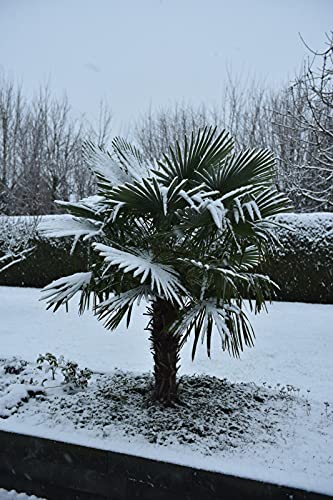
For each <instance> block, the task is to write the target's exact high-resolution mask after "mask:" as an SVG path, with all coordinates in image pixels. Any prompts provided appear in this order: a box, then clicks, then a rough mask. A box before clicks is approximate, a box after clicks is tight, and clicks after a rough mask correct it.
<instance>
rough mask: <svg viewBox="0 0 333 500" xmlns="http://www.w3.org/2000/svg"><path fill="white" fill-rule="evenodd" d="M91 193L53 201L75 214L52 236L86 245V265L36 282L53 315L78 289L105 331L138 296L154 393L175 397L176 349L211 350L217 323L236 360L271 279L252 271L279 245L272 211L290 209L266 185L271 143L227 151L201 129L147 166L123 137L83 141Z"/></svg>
mask: <svg viewBox="0 0 333 500" xmlns="http://www.w3.org/2000/svg"><path fill="white" fill-rule="evenodd" d="M85 157H86V159H87V163H88V165H89V167H90V168H91V170H92V171H93V172H94V174H95V176H96V181H97V187H98V193H97V195H96V196H94V197H90V198H87V199H84V200H81V201H80V202H78V203H68V202H59V203H61V204H62V205H63V206H64V207H65V208H66V209H67V211H68V213H69V214H70V215H71V217H69V218H66V219H65V218H61V219H60V223H58V224H57V225H58V226H59V227H56V225H54V224H51V223H50V222H48V221H46V222H44V223H43V227H42V231H43V232H44V234H46V235H48V236H49V237H65V236H69V235H73V236H74V237H76V238H78V237H80V236H82V237H83V239H84V240H85V241H87V244H89V245H90V247H91V251H90V261H89V268H88V270H87V272H82V273H77V274H74V275H71V276H67V277H64V278H61V279H59V280H57V281H54V282H53V283H51V284H50V285H48V286H47V287H46V288H45V289H44V291H43V292H44V297H45V299H46V300H47V303H48V307H54V310H57V309H58V308H59V307H60V306H61V305H64V304H65V305H66V306H67V304H68V302H69V300H70V299H71V298H72V297H73V296H74V295H75V294H77V293H79V294H80V302H79V310H80V313H82V312H83V311H84V310H85V309H86V308H88V307H89V306H91V308H92V310H93V312H94V313H95V315H96V316H97V318H98V319H99V320H101V321H103V322H104V326H105V327H106V328H108V329H115V328H117V326H118V325H119V323H120V321H121V320H122V319H123V318H125V319H126V322H127V326H128V325H129V323H130V319H131V314H132V310H133V307H134V306H135V305H137V304H138V303H139V301H140V300H141V299H144V300H145V301H146V303H147V312H148V315H149V316H150V321H149V323H148V330H149V331H150V340H151V349H152V353H153V358H154V376H155V390H154V392H155V397H156V399H157V400H159V401H161V402H163V403H164V404H172V403H173V402H174V401H176V400H177V382H176V374H177V370H178V367H179V357H180V350H181V348H182V346H183V345H184V343H185V342H186V341H187V339H188V337H189V335H190V334H192V335H193V350H192V355H193V357H194V355H195V352H196V347H197V344H198V341H199V339H202V340H205V343H206V348H207V353H208V356H209V355H210V350H211V338H212V333H213V330H214V331H216V333H217V334H218V335H219V336H220V338H221V345H222V349H223V350H227V351H228V352H229V353H230V354H231V355H233V356H239V354H240V352H241V351H242V350H243V348H244V346H252V345H253V339H254V332H253V329H252V326H251V324H250V322H249V319H248V317H247V314H246V310H245V307H244V306H245V303H246V301H247V300H248V299H253V300H252V302H250V301H249V305H250V308H254V310H255V312H260V311H261V310H262V309H263V308H264V307H265V301H266V300H271V298H272V296H273V292H274V287H275V286H276V285H275V284H274V283H273V282H272V281H271V280H270V279H269V277H268V276H264V275H262V274H259V273H258V272H256V269H257V268H258V265H259V263H260V262H261V261H262V260H263V259H265V257H266V256H267V255H268V253H269V251H270V249H271V246H272V245H273V244H274V243H275V237H274V232H273V231H272V229H273V227H274V224H275V223H274V218H272V216H274V215H277V214H280V213H283V212H285V211H287V210H288V209H289V201H288V199H287V198H286V197H285V196H284V195H283V194H281V193H278V192H277V191H276V190H275V188H274V187H273V176H274V163H275V160H274V158H273V156H272V154H271V153H270V152H269V151H267V150H249V149H248V150H245V151H243V152H240V153H238V154H236V153H234V152H233V140H232V138H231V137H230V136H229V134H228V133H226V132H225V131H222V133H220V134H218V133H217V132H216V129H211V128H205V129H203V130H200V131H199V132H198V133H195V134H194V133H193V134H192V136H191V137H190V138H185V139H184V141H182V146H181V145H180V144H179V143H178V142H176V143H175V144H174V145H173V146H171V147H170V150H169V153H168V154H165V155H164V156H163V158H162V159H161V160H160V161H158V162H157V163H156V164H155V165H153V166H151V167H149V166H147V165H146V161H145V159H144V157H143V155H142V154H141V153H140V151H139V150H138V149H137V148H135V147H134V146H132V145H130V144H128V143H127V142H125V141H124V140H122V139H119V138H116V139H114V140H113V142H112V150H111V152H106V151H104V150H103V149H101V148H97V147H95V146H94V145H92V144H90V143H89V144H86V145H85Z"/></svg>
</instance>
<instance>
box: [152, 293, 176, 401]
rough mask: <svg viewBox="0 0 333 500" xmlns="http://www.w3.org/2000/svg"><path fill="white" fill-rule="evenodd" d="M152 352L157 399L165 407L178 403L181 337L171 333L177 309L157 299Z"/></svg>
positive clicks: (154, 303)
mask: <svg viewBox="0 0 333 500" xmlns="http://www.w3.org/2000/svg"><path fill="white" fill-rule="evenodd" d="M151 316H152V318H151V321H150V325H149V329H150V332H151V336H150V340H151V350H152V353H153V358H154V376H155V389H154V392H155V398H156V399H157V400H158V401H160V402H161V403H163V404H165V405H172V404H173V403H175V402H176V401H177V371H178V363H179V359H180V355H179V352H180V337H179V335H175V334H173V333H171V332H170V326H171V325H172V324H173V323H174V321H175V320H176V319H177V309H176V308H175V307H174V305H173V304H171V303H170V302H168V301H166V300H163V299H156V300H155V301H154V302H153V305H152V309H151Z"/></svg>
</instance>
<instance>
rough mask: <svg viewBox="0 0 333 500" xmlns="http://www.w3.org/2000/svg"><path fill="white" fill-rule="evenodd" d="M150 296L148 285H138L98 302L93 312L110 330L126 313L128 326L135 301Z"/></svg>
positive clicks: (117, 324)
mask: <svg viewBox="0 0 333 500" xmlns="http://www.w3.org/2000/svg"><path fill="white" fill-rule="evenodd" d="M152 296H153V294H152V292H151V289H150V287H149V286H147V285H142V286H138V287H136V288H132V289H131V290H127V291H126V292H122V293H120V294H118V295H115V296H114V297H111V298H110V299H108V300H105V301H103V302H100V303H99V304H98V305H97V306H96V308H95V314H96V316H97V317H98V319H99V320H100V321H104V326H105V327H106V328H108V329H110V330H114V329H115V328H117V327H118V326H119V324H120V322H121V320H122V319H123V318H124V317H125V315H127V318H126V325H127V328H128V326H129V324H130V321H131V315H132V309H133V306H134V305H135V303H137V305H140V301H141V300H142V298H144V299H145V300H146V301H148V300H149V299H151V297H152Z"/></svg>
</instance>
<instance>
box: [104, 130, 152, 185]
mask: <svg viewBox="0 0 333 500" xmlns="http://www.w3.org/2000/svg"><path fill="white" fill-rule="evenodd" d="M112 148H113V151H114V153H115V155H116V156H117V158H118V161H119V163H120V164H121V165H122V166H123V168H124V170H125V172H127V173H128V174H129V175H130V176H131V178H132V179H136V180H139V181H140V180H141V179H142V178H143V177H147V176H148V175H151V174H152V171H150V170H149V168H148V167H147V160H146V158H145V157H144V155H143V153H142V152H141V151H140V150H139V149H138V148H137V147H135V146H133V144H130V143H129V142H127V141H125V140H124V139H122V138H121V137H115V138H114V139H113V141H112Z"/></svg>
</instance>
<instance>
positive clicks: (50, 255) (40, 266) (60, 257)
mask: <svg viewBox="0 0 333 500" xmlns="http://www.w3.org/2000/svg"><path fill="white" fill-rule="evenodd" d="M0 238H1V236H0ZM32 243H33V245H34V246H35V247H36V248H35V251H34V252H33V253H32V255H30V256H29V257H27V258H26V259H25V260H23V261H21V262H19V263H18V264H16V265H14V266H12V267H10V268H9V269H8V270H7V271H4V272H3V273H0V286H1V285H7V286H27V287H33V288H42V287H44V286H45V285H47V284H48V283H50V281H53V280H55V279H58V278H60V277H61V276H63V275H66V274H72V273H76V272H78V271H82V270H85V269H86V267H87V252H88V250H87V247H85V246H84V245H82V244H81V242H79V243H78V244H77V246H76V248H75V250H74V252H73V255H70V250H71V248H72V245H73V240H72V239H71V238H66V239H63V240H47V239H38V240H37V241H33V242H32Z"/></svg>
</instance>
